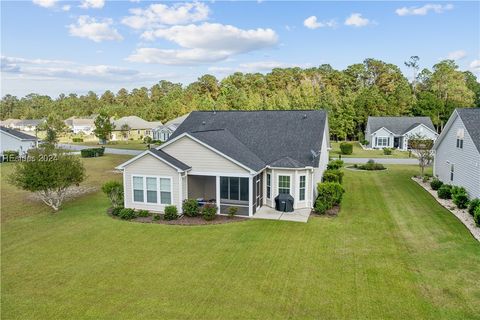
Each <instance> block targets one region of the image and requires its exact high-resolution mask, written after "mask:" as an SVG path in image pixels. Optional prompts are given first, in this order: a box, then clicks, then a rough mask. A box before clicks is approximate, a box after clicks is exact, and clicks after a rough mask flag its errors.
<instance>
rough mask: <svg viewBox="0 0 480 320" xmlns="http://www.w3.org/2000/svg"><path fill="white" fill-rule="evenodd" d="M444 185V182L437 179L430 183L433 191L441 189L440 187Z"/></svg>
mask: <svg viewBox="0 0 480 320" xmlns="http://www.w3.org/2000/svg"><path fill="white" fill-rule="evenodd" d="M442 185H443V182H442V181H440V180H438V179H437V178H434V179H433V180H432V181H431V182H430V187H431V188H432V190H438V189H440V187H441V186H442Z"/></svg>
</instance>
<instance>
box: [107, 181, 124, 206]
mask: <svg viewBox="0 0 480 320" xmlns="http://www.w3.org/2000/svg"><path fill="white" fill-rule="evenodd" d="M102 191H103V193H105V194H106V195H107V196H108V198H109V199H110V202H111V203H112V206H113V207H114V208H118V207H121V206H122V205H123V185H122V184H121V183H120V182H118V181H114V180H112V181H107V182H105V183H104V184H103V186H102Z"/></svg>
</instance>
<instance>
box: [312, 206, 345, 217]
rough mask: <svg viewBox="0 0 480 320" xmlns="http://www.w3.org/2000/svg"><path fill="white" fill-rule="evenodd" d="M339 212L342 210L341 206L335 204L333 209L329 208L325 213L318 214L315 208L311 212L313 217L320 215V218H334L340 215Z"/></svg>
mask: <svg viewBox="0 0 480 320" xmlns="http://www.w3.org/2000/svg"><path fill="white" fill-rule="evenodd" d="M338 212H340V206H335V207H333V208H331V209H328V210H327V211H326V212H325V214H317V213H315V211H314V210H312V213H311V214H310V216H311V217H318V218H334V217H336V216H338Z"/></svg>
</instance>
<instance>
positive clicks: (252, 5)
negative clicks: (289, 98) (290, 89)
mask: <svg viewBox="0 0 480 320" xmlns="http://www.w3.org/2000/svg"><path fill="white" fill-rule="evenodd" d="M1 6H2V8H1V9H2V16H1V30H2V31H1V32H2V48H1V54H2V61H1V62H2V75H1V79H2V89H1V94H2V96H3V95H5V94H7V93H10V94H14V95H18V96H23V95H25V94H28V93H30V92H36V93H41V94H49V95H52V96H57V95H58V94H59V93H61V92H65V93H70V92H75V93H80V94H81V93H85V92H87V91H88V90H93V91H95V92H97V93H102V92H103V91H105V90H107V89H109V90H113V91H117V90H118V89H120V88H122V87H125V88H127V89H132V88H135V87H140V86H147V87H150V86H152V85H153V84H155V83H156V82H157V81H159V80H162V79H166V80H170V81H173V82H181V83H184V84H187V83H189V82H192V81H194V80H195V79H196V78H197V77H199V76H200V75H202V74H205V73H210V74H214V75H216V76H217V77H218V78H222V77H224V76H225V75H228V74H229V73H233V72H235V71H242V72H268V71H270V70H271V69H272V68H274V67H290V66H300V67H313V66H318V65H320V64H323V63H329V64H331V65H332V66H333V67H334V68H338V69H343V68H345V67H347V66H348V65H350V64H353V63H359V62H362V61H363V60H364V59H365V58H377V59H382V60H384V61H387V62H390V63H394V64H396V65H398V66H400V67H401V68H402V70H404V71H405V72H406V73H407V70H406V69H405V67H404V66H403V62H404V61H405V60H407V59H408V58H409V57H410V56H412V55H418V56H420V59H421V60H420V64H421V67H428V68H431V67H432V66H433V65H434V64H435V63H437V62H438V61H440V60H441V59H446V58H451V59H454V60H456V62H457V64H458V65H459V66H460V68H461V69H462V70H471V71H472V72H474V73H475V74H476V75H477V76H479V75H480V4H479V2H473V1H471V2H444V1H441V2H400V1H389V2H380V1H376V2H359V1H357V2H346V1H341V2H338V1H337V2H286V1H285V2H270V1H261V2H257V1H250V2H247V1H228V2H223V1H211V2H172V1H170V2H154V1H112V2H109V1H104V0H82V1H78V2H70V1H58V0H34V1H10V2H8V1H2V3H1Z"/></svg>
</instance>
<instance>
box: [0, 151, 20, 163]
mask: <svg viewBox="0 0 480 320" xmlns="http://www.w3.org/2000/svg"><path fill="white" fill-rule="evenodd" d="M18 157H19V154H18V151H14V150H5V151H3V162H15V161H17V160H18Z"/></svg>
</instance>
